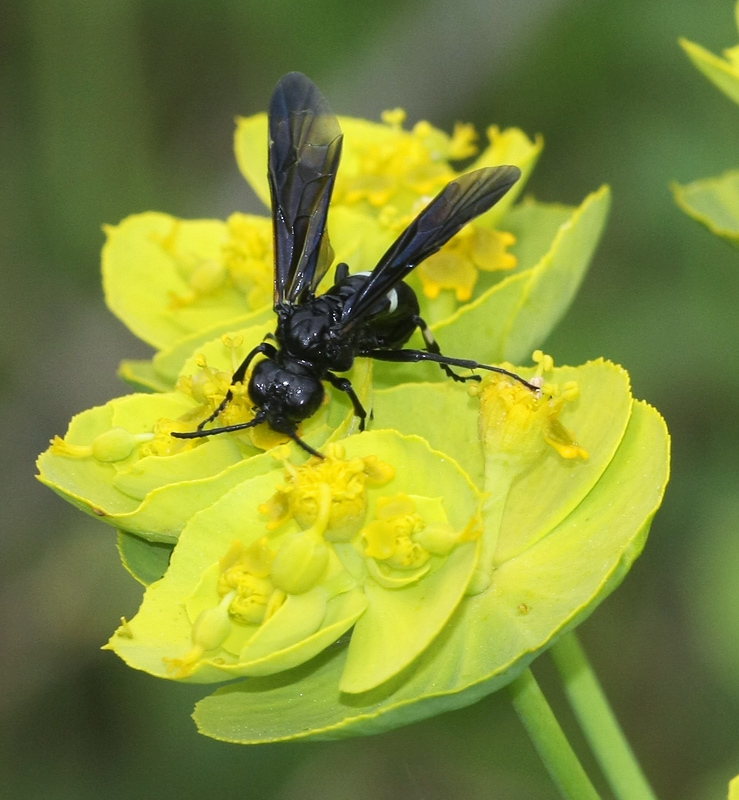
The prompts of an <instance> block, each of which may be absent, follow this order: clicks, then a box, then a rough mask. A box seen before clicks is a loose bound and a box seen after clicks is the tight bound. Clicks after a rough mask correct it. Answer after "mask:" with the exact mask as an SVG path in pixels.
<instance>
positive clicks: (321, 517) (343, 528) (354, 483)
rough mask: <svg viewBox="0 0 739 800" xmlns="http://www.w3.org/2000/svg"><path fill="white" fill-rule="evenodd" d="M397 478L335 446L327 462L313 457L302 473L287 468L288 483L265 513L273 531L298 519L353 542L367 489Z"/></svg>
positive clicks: (376, 463)
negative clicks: (290, 520) (348, 457)
mask: <svg viewBox="0 0 739 800" xmlns="http://www.w3.org/2000/svg"><path fill="white" fill-rule="evenodd" d="M393 475H394V470H393V468H392V467H391V466H390V465H389V464H385V463H384V462H382V461H380V460H379V459H378V458H377V457H376V456H366V457H364V458H362V457H359V456H356V457H354V458H350V459H346V458H344V450H343V448H342V447H341V446H340V445H338V444H332V445H329V446H328V447H327V448H326V457H325V458H323V459H320V458H315V457H313V458H310V459H309V460H308V461H307V462H306V463H305V464H303V465H301V466H299V467H296V466H294V465H293V464H290V463H289V462H285V477H286V481H285V483H284V484H283V485H282V486H280V487H279V488H278V490H277V492H276V493H275V494H274V495H273V496H272V498H270V500H268V501H267V502H266V503H264V504H262V505H261V506H260V507H259V510H260V511H261V512H262V513H263V514H268V515H269V516H270V518H271V519H270V522H269V523H268V525H267V527H268V528H269V529H271V530H274V529H275V528H278V527H279V526H280V525H282V524H283V523H284V522H286V521H287V520H288V519H292V518H295V520H297V522H298V524H299V525H300V526H301V527H303V528H309V527H313V528H314V531H315V532H316V533H317V534H318V535H323V536H324V537H325V538H326V539H328V540H330V541H348V540H349V539H351V538H352V537H353V536H354V535H355V534H356V532H357V530H358V529H359V527H360V526H361V523H362V520H363V519H364V515H365V513H366V510H367V485H379V484H382V483H386V482H387V481H389V480H390V479H391V478H392V477H393Z"/></svg>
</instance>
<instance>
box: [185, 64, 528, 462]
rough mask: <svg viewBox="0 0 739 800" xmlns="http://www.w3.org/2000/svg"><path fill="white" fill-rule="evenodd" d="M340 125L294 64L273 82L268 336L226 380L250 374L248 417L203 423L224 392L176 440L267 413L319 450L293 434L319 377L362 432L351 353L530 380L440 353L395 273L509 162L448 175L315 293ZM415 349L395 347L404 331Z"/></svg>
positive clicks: (495, 183)
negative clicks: (394, 234) (416, 336)
mask: <svg viewBox="0 0 739 800" xmlns="http://www.w3.org/2000/svg"><path fill="white" fill-rule="evenodd" d="M341 145H342V133H341V128H340V127H339V122H338V120H337V119H336V117H335V116H334V114H333V113H332V111H331V109H330V107H329V105H328V103H327V102H326V100H325V98H324V97H323V95H322V94H321V92H320V91H319V90H318V88H317V87H316V86H315V84H314V83H313V82H312V81H311V80H310V79H309V78H307V77H306V76H305V75H302V74H301V73H299V72H291V73H289V74H288V75H285V77H284V78H282V79H281V80H280V82H279V83H278V84H277V86H276V88H275V91H274V93H273V95H272V100H271V103H270V107H269V167H268V178H269V187H270V193H271V197H272V220H273V230H274V246H275V274H274V311H275V314H276V315H277V328H276V330H275V332H274V334H270V335H268V336H267V337H266V339H265V341H263V342H262V343H261V344H259V345H258V346H257V347H255V348H254V349H253V350H252V351H251V352H250V353H249V354H248V355H247V357H246V358H245V359H244V360H243V362H242V363H241V365H240V366H239V367H238V369H237V370H236V371H235V372H234V374H233V378H232V381H231V385H232V386H233V385H234V384H236V383H242V382H243V381H244V380H245V378H246V376H247V372H248V370H249V367H250V366H251V364H252V362H253V361H254V359H255V358H256V357H257V356H262V358H261V359H260V360H258V361H257V362H256V363H255V365H254V369H253V370H252V372H251V376H250V378H249V384H248V394H249V398H250V399H251V401H252V403H253V404H254V410H255V415H254V418H253V419H251V420H250V421H249V422H244V423H240V424H236V425H227V426H224V427H219V428H218V427H217V428H208V429H206V427H205V426H206V425H208V424H209V423H211V422H213V421H214V420H215V419H216V418H217V417H218V416H219V414H220V413H221V412H222V411H223V410H224V409H225V408H226V406H227V405H228V404H229V403H230V402H231V400H232V399H233V392H232V390H231V389H229V391H228V392H227V394H226V396H225V397H224V399H223V401H222V402H221V404H220V405H219V406H218V408H217V409H216V410H215V411H214V412H213V413H212V414H211V415H210V416H209V417H208V418H207V419H206V420H204V421H203V422H201V423H200V425H198V428H197V430H195V431H192V432H173V433H172V436H175V437H177V438H180V439H192V438H200V437H204V436H213V435H215V434H219V433H227V432H231V431H239V430H243V429H245V428H251V427H254V426H255V425H259V424H261V423H263V422H266V423H268V424H269V425H270V427H271V428H273V429H274V430H275V431H278V432H280V433H283V434H285V435H287V436H289V437H290V438H291V439H293V440H294V441H295V442H297V443H298V444H299V445H300V446H301V447H302V448H303V449H304V450H306V451H307V452H308V453H311V454H312V455H316V456H321V454H320V453H318V452H317V451H316V450H314V449H313V448H312V447H311V446H310V445H308V444H307V443H306V442H305V441H303V440H302V439H301V438H300V437H299V436H298V432H297V429H298V424H299V423H300V422H302V421H303V420H306V419H308V418H309V417H311V416H312V415H313V414H315V413H316V411H317V410H318V409H319V408H320V406H321V404H322V402H323V399H324V394H325V390H324V386H323V381H326V382H327V383H329V384H331V386H333V387H334V388H336V389H338V390H340V391H342V392H345V393H346V394H347V395H348V396H349V399H350V400H351V402H352V405H353V407H354V413H355V414H356V416H357V417H358V418H359V427H360V430H364V426H365V421H366V419H367V412H366V410H365V409H364V407H363V406H362V403H361V402H360V400H359V398H358V397H357V394H356V392H355V391H354V388H353V387H352V384H351V382H350V381H349V380H348V378H344V377H341V376H340V375H337V374H336V373H341V372H346V371H347V370H349V369H350V368H351V367H352V364H353V363H354V359H355V358H356V357H357V356H361V357H364V358H373V359H377V360H379V361H394V362H417V361H433V362H435V363H437V364H439V366H440V367H441V369H443V370H444V372H445V373H446V374H447V375H448V376H449V377H450V378H452V379H453V380H455V381H466V380H480V376H479V375H474V374H471V375H465V376H463V375H459V374H457V373H456V372H455V371H454V370H453V369H452V367H458V368H464V369H469V370H475V369H484V370H489V371H492V372H499V373H502V374H504V375H509V376H510V377H512V378H514V379H515V380H517V381H520V382H521V383H523V384H524V385H526V386H528V387H529V388H530V389H531V390H532V391H537V387H536V386H534V385H532V384H530V383H528V382H527V381H525V380H524V379H523V378H521V377H520V376H518V375H516V374H515V373H512V372H509V371H508V370H506V369H503V368H502V367H495V366H490V365H489V364H481V363H479V362H477V361H473V360H471V359H464V358H451V357H449V356H447V355H444V354H443V353H442V352H441V350H440V348H439V345H438V343H437V342H436V340H435V339H434V336H433V334H432V332H431V329H430V328H429V326H428V325H427V324H426V322H425V321H424V320H423V319H422V318H421V316H420V313H419V312H420V308H419V304H418V298H417V297H416V294H415V292H414V291H413V289H412V288H411V287H410V286H409V285H408V284H407V283H405V282H404V281H403V279H404V278H405V277H406V276H407V275H408V274H409V273H410V272H411V271H412V270H413V269H415V267H417V266H418V264H420V263H421V262H422V261H423V260H424V259H426V258H428V257H429V256H430V255H432V254H433V253H435V252H436V251H437V250H439V249H440V248H441V247H442V246H443V245H444V244H445V243H446V242H447V241H449V239H451V238H452V236H454V235H455V234H456V233H457V232H458V231H459V230H461V229H462V228H463V227H464V226H465V225H466V224H467V223H468V222H470V221H471V220H473V219H474V218H475V217H477V216H479V215H480V214H483V213H484V212H486V211H487V210H488V209H490V208H492V206H494V205H495V204H496V203H497V202H498V200H500V199H501V198H502V197H503V195H505V193H506V192H507V191H508V190H509V189H510V188H511V186H513V184H514V183H515V182H516V181H517V180H518V179H519V177H520V175H521V171H520V170H519V169H518V167H515V166H500V167H487V168H485V169H478V170H475V171H473V172H468V173H466V174H464V175H461V176H459V177H458V178H455V179H454V180H453V181H451V182H450V183H448V184H447V185H446V187H445V188H444V189H443V190H442V191H441V192H440V193H439V194H438V195H437V196H436V197H435V198H434V199H433V200H432V201H431V202H430V203H429V204H428V205H427V206H426V207H425V208H424V209H423V210H422V211H421V212H420V213H419V214H418V216H417V217H416V218H415V219H414V220H413V222H411V224H410V225H409V226H408V227H407V228H406V229H405V230H404V231H403V233H402V234H401V235H400V236H399V237H398V238H397V239H396V241H395V242H394V243H393V244H392V245H391V246H390V248H389V249H388V250H387V252H386V253H385V255H383V256H382V258H381V259H380V261H379V263H378V264H377V266H376V267H375V268H374V269H373V270H372V271H371V272H364V273H357V274H354V275H350V274H349V267H348V265H347V264H344V263H340V264H338V266H337V267H336V273H335V277H334V284H333V286H332V287H331V288H330V289H329V290H328V291H326V292H325V293H324V294H321V295H316V291H317V288H318V285H319V283H320V282H321V280H322V278H323V277H324V275H325V274H326V272H327V270H328V267H329V262H330V257H329V256H328V253H329V252H330V250H329V243H328V236H327V233H326V220H327V215H328V208H329V203H330V200H331V193H332V191H333V187H334V182H335V180H336V174H337V171H338V168H339V161H340V159H341ZM416 329H418V330H420V332H421V335H422V336H423V341H424V345H425V349H423V350H414V349H408V348H405V347H403V345H404V344H405V343H406V342H407V341H408V340H409V339H410V337H411V335H412V334H413V333H414V331H415V330H416Z"/></svg>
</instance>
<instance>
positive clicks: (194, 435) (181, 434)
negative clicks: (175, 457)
mask: <svg viewBox="0 0 739 800" xmlns="http://www.w3.org/2000/svg"><path fill="white" fill-rule="evenodd" d="M266 418H267V415H266V414H265V413H264V412H263V411H259V412H258V413H257V415H256V416H255V417H254V419H250V420H249V422H239V423H237V424H235V425H225V426H224V427H222V428H210V430H207V431H203V430H201V429H200V428H198V429H197V430H195V431H173V432H172V433H171V434H170V436H174V437H175V439H203V438H205V437H206V436H214V435H215V434H218V433H233V432H234V431H243V430H245V429H246V428H253V427H255V426H256V425H259V424H261V423H262V422H264V420H265V419H266Z"/></svg>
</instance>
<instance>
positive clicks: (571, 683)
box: [551, 632, 656, 800]
mask: <svg viewBox="0 0 739 800" xmlns="http://www.w3.org/2000/svg"><path fill="white" fill-rule="evenodd" d="M551 653H552V658H553V659H554V663H555V664H556V666H557V669H558V670H559V674H560V676H561V677H562V681H563V683H564V690H565V693H566V694H567V698H568V699H569V702H570V705H571V706H572V710H573V711H574V712H575V716H576V717H577V718H578V721H579V722H580V726H581V728H582V730H583V733H584V734H585V737H586V738H587V740H588V742H589V744H590V747H591V749H592V751H593V753H594V754H595V757H596V759H597V760H598V763H599V764H600V766H601V769H602V770H603V773H604V774H605V776H606V780H607V781H608V783H609V785H610V787H611V789H612V790H613V793H614V794H615V795H616V797H617V798H619V800H656V796H655V794H654V792H653V791H652V789H651V787H650V786H649V783H648V782H647V779H646V778H645V776H644V773H643V772H642V770H641V767H640V766H639V763H638V762H637V760H636V757H635V756H634V752H633V750H632V749H631V746H630V745H629V743H628V741H627V740H626V737H625V736H624V733H623V731H622V730H621V726H620V725H619V724H618V721H617V720H616V717H615V716H614V714H613V709H612V708H611V706H610V705H609V703H608V700H607V699H606V696H605V694H604V693H603V689H602V688H601V685H600V683H599V682H598V679H597V678H596V676H595V673H594V672H593V668H592V667H591V666H590V662H589V661H588V658H587V656H586V655H585V651H584V650H583V648H582V646H581V645H580V642H579V641H578V639H577V636H576V635H575V633H574V632H570V633H568V634H567V635H565V636H563V637H562V638H561V639H560V640H559V641H558V642H557V643H556V644H555V645H554V646H553V647H552V648H551Z"/></svg>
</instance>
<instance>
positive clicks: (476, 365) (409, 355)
mask: <svg viewBox="0 0 739 800" xmlns="http://www.w3.org/2000/svg"><path fill="white" fill-rule="evenodd" d="M361 355H363V356H365V357H366V358H374V359H377V360H378V361H395V362H401V363H414V362H417V361H433V362H435V363H436V364H449V365H451V366H453V367H464V368H465V369H486V370H488V371H489V372H498V373H500V374H501V375H507V376H508V377H509V378H513V379H514V380H516V381H518V382H519V383H521V384H523V385H524V386H526V387H527V388H528V389H531V391H532V392H536V393H539V392H540V391H541V390H540V389H539V387H538V386H535V385H534V384H533V383H529V382H528V381H527V380H525V379H524V378H522V377H521V376H520V375H516V373H515V372H511V371H510V370H507V369H503V367H492V366H490V364H481V363H480V362H479V361H472V360H471V359H468V358H450V357H449V356H445V355H442V354H441V353H430V352H428V350H367V351H365V352H363V353H361Z"/></svg>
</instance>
